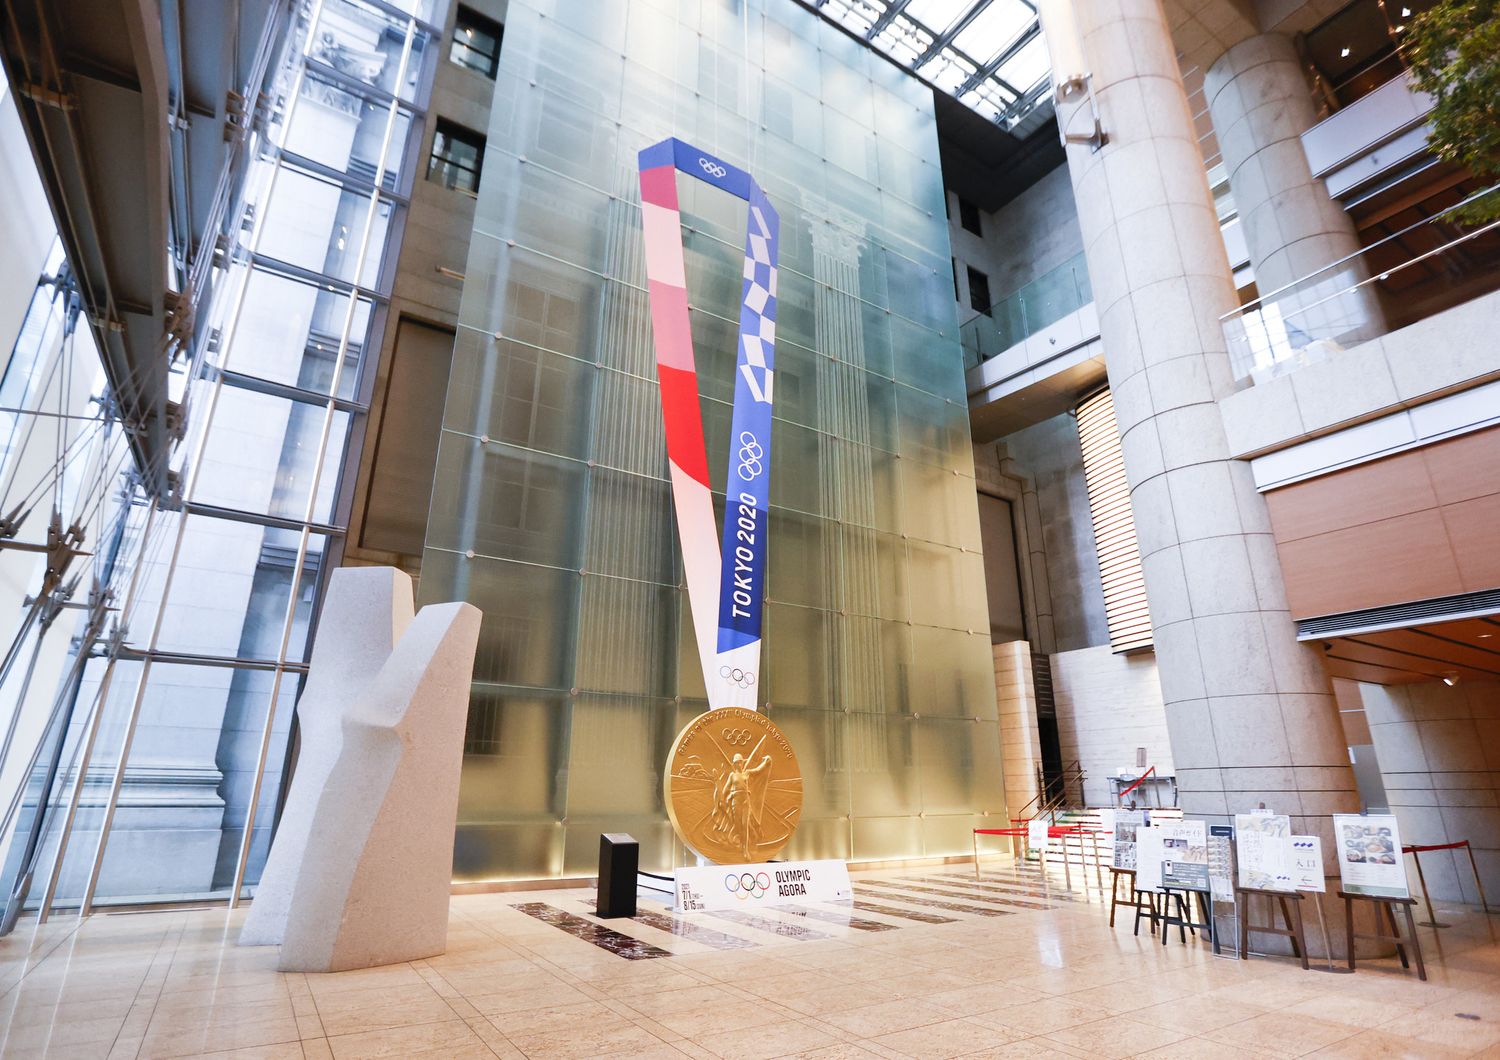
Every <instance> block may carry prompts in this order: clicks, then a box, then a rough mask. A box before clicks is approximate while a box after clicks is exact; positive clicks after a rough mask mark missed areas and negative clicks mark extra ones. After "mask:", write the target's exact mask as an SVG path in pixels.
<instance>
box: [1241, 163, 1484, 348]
mask: <svg viewBox="0 0 1500 1060" xmlns="http://www.w3.org/2000/svg"><path fill="white" fill-rule="evenodd" d="M1497 190H1500V184H1491V185H1490V186H1489V187H1488V188H1485V189H1484V190H1482V191H1476V192H1475V193H1474V194H1472V195H1470V196H1469V197H1468V198H1466V199H1464V200H1463V201H1462V202H1457V203H1454V204H1453V205H1452V206H1449V207H1447V208H1446V209H1443V210H1439V211H1438V212H1437V213H1435V214H1433V215H1432V216H1431V217H1424V218H1422V220H1420V221H1415V222H1413V223H1412V224H1409V225H1407V226H1406V227H1405V228H1403V229H1401V230H1400V231H1399V232H1392V233H1391V234H1390V235H1388V236H1385V237H1384V238H1382V239H1379V240H1376V241H1375V242H1374V243H1371V244H1370V245H1369V246H1367V247H1360V248H1359V249H1358V250H1356V251H1354V252H1353V253H1351V254H1346V255H1344V256H1343V257H1342V258H1339V259H1338V260H1337V261H1333V262H1330V263H1329V264H1327V265H1324V266H1323V267H1322V268H1321V269H1315V270H1314V271H1312V272H1310V273H1308V274H1307V275H1306V276H1299V277H1298V278H1297V279H1295V280H1293V281H1291V282H1290V283H1287V284H1283V285H1282V286H1280V287H1278V288H1276V289H1275V290H1274V291H1268V292H1267V293H1265V294H1263V295H1261V296H1260V297H1259V298H1256V299H1254V300H1253V301H1249V302H1246V303H1245V304H1244V305H1241V306H1236V307H1235V308H1234V309H1231V310H1230V311H1229V312H1227V313H1225V314H1224V315H1222V316H1221V317H1219V323H1221V324H1224V323H1227V322H1229V321H1230V320H1233V319H1235V318H1237V317H1243V316H1248V315H1249V314H1250V313H1252V312H1254V311H1256V310H1259V309H1263V308H1265V307H1266V306H1267V305H1269V304H1270V303H1271V302H1272V301H1273V300H1275V299H1276V297H1277V296H1278V295H1282V294H1285V293H1286V292H1288V291H1290V290H1292V289H1293V288H1296V287H1301V286H1302V285H1303V284H1305V283H1306V282H1307V281H1308V280H1310V279H1312V278H1313V277H1314V276H1319V275H1321V274H1323V273H1325V272H1331V271H1333V270H1335V269H1337V268H1339V267H1340V266H1341V265H1347V264H1348V263H1349V262H1351V261H1354V260H1355V259H1357V258H1361V257H1363V256H1364V255H1366V254H1368V253H1369V252H1370V251H1372V250H1374V249H1376V248H1377V247H1382V246H1384V245H1385V244H1387V243H1390V242H1393V241H1395V240H1399V239H1400V238H1401V237H1402V236H1405V235H1408V234H1410V233H1411V232H1412V231H1413V230H1415V229H1418V228H1421V227H1422V226H1424V225H1430V224H1433V223H1435V222H1437V221H1439V220H1441V219H1442V218H1443V217H1445V216H1446V215H1448V214H1451V213H1453V212H1454V211H1455V210H1459V209H1462V208H1463V207H1465V206H1468V205H1469V204H1470V203H1472V202H1475V201H1477V200H1479V199H1482V198H1484V197H1485V196H1486V195H1490V194H1493V193H1494V192H1495V191H1497ZM1493 227H1494V225H1487V226H1486V227H1484V228H1482V229H1480V230H1479V231H1477V232H1471V233H1468V234H1466V235H1464V236H1462V237H1461V238H1459V239H1456V240H1454V241H1453V242H1452V243H1446V244H1444V245H1443V246H1441V247H1438V248H1437V249H1436V250H1430V251H1427V252H1426V253H1424V254H1421V255H1418V256H1417V257H1415V258H1412V259H1411V260H1410V261H1406V262H1403V263H1402V264H1400V265H1397V266H1396V267H1395V268H1391V269H1385V270H1384V271H1383V272H1382V273H1380V275H1379V276H1373V277H1371V278H1370V279H1368V280H1364V281H1361V282H1360V283H1356V284H1351V285H1350V286H1349V287H1348V288H1346V289H1347V290H1355V289H1356V288H1359V287H1362V286H1364V285H1365V284H1368V283H1372V282H1373V281H1374V280H1376V279H1380V278H1381V277H1382V276H1388V275H1390V274H1391V273H1393V272H1399V271H1400V270H1401V269H1404V268H1406V267H1407V266H1408V265H1412V264H1415V263H1416V262H1418V261H1421V260H1423V259H1425V258H1429V257H1431V256H1433V255H1434V254H1438V253H1441V252H1442V251H1444V250H1447V249H1448V248H1449V247H1451V246H1456V245H1457V244H1459V243H1463V242H1466V241H1467V240H1469V239H1472V238H1473V237H1474V236H1477V235H1483V234H1484V233H1485V232H1488V231H1489V230H1490V229H1491V228H1493ZM1341 293H1342V292H1341Z"/></svg>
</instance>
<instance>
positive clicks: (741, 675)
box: [719, 666, 755, 688]
mask: <svg viewBox="0 0 1500 1060" xmlns="http://www.w3.org/2000/svg"><path fill="white" fill-rule="evenodd" d="M719 676H720V677H722V678H724V680H726V681H728V682H730V683H731V684H736V685H739V686H740V687H741V688H749V687H750V686H751V685H753V684H755V674H754V672H753V671H750V670H741V669H740V668H739V667H738V666H736V667H733V668H730V667H728V666H721V667H719Z"/></svg>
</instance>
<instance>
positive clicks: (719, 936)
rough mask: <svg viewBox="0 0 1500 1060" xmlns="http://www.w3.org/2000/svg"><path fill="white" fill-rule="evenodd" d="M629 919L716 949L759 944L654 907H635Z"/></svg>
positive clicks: (739, 947)
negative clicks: (633, 914) (662, 911)
mask: <svg viewBox="0 0 1500 1060" xmlns="http://www.w3.org/2000/svg"><path fill="white" fill-rule="evenodd" d="M631 919H633V920H638V921H640V922H641V923H642V924H645V925H646V926H647V927H654V928H656V929H657V930H658V931H669V932H671V933H672V934H673V935H676V936H677V937H678V938H684V939H687V940H688V941H689V942H701V943H703V945H705V946H709V947H712V948H713V949H716V950H753V949H755V947H756V946H758V945H760V943H758V942H751V941H750V940H749V939H742V938H740V937H739V936H738V935H728V934H725V933H724V932H722V931H715V930H714V929H713V928H710V927H704V926H703V925H702V924H695V923H693V922H692V921H691V920H688V919H687V918H686V917H680V916H673V915H672V914H670V913H658V912H657V911H656V910H654V909H640V908H637V909H636V911H635V916H634V917H632V918H631Z"/></svg>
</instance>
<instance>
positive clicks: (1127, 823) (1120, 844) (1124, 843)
mask: <svg viewBox="0 0 1500 1060" xmlns="http://www.w3.org/2000/svg"><path fill="white" fill-rule="evenodd" d="M1149 820H1150V817H1149V816H1148V815H1147V813H1146V811H1145V810H1116V811H1115V851H1114V866H1115V868H1117V869H1132V870H1133V869H1134V868H1135V835H1136V830H1137V829H1140V828H1144V827H1145V826H1146V823H1147V822H1148V821H1149ZM1137 886H1139V883H1137Z"/></svg>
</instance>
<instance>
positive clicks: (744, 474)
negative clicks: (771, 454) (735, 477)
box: [739, 431, 766, 482]
mask: <svg viewBox="0 0 1500 1060" xmlns="http://www.w3.org/2000/svg"><path fill="white" fill-rule="evenodd" d="M765 455H766V451H765V450H764V449H762V448H761V446H760V442H759V441H757V440H756V438H755V435H753V434H751V433H750V432H749V431H741V432H740V467H739V472H740V478H742V479H744V480H745V481H746V482H749V481H750V480H751V479H753V478H754V477H755V476H756V475H759V474H760V473H761V471H762V470H763V465H762V464H761V457H763V456H765Z"/></svg>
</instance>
